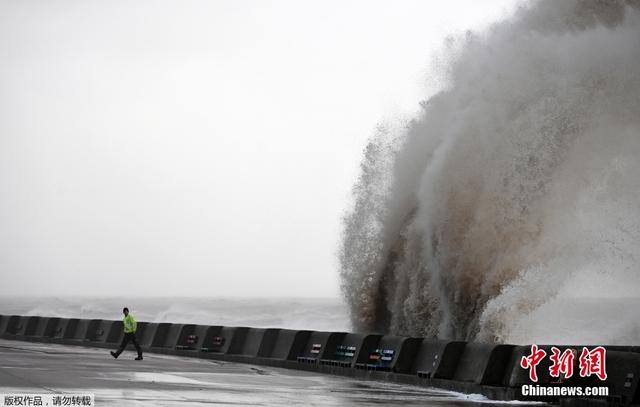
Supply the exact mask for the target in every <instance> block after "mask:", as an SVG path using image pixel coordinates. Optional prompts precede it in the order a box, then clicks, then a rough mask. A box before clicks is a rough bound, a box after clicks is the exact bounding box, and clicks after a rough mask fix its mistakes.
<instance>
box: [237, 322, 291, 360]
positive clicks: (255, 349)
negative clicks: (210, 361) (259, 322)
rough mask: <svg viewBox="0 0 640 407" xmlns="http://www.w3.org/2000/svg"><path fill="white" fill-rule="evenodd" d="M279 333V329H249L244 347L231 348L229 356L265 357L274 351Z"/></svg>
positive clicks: (245, 336)
mask: <svg viewBox="0 0 640 407" xmlns="http://www.w3.org/2000/svg"><path fill="white" fill-rule="evenodd" d="M279 331H280V330H279V329H265V328H249V329H247V331H246V333H245V334H244V341H243V343H242V346H241V347H240V346H238V347H231V348H229V350H228V351H227V354H229V355H241V356H249V357H265V356H266V355H269V354H271V352H272V351H273V347H274V346H275V343H276V339H277V337H278V332H279Z"/></svg>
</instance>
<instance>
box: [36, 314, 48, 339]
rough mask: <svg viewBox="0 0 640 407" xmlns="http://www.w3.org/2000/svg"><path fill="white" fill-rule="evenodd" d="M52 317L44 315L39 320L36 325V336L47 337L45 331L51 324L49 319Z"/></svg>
mask: <svg viewBox="0 0 640 407" xmlns="http://www.w3.org/2000/svg"><path fill="white" fill-rule="evenodd" d="M51 319H52V318H51V317H42V318H40V319H39V320H38V325H37V326H36V329H35V332H34V334H33V336H34V337H36V338H44V337H45V331H46V329H47V326H48V325H49V321H50V320H51Z"/></svg>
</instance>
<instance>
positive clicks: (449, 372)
mask: <svg viewBox="0 0 640 407" xmlns="http://www.w3.org/2000/svg"><path fill="white" fill-rule="evenodd" d="M465 345H466V342H459V341H454V342H451V341H444V340H437V339H423V340H422V342H421V343H420V348H419V349H418V355H417V356H416V359H415V361H414V364H413V366H412V367H411V370H410V373H412V374H413V373H415V374H417V375H418V377H421V378H425V379H431V378H434V379H452V378H453V375H454V374H455V371H456V368H457V366H458V361H459V360H460V357H461V356H462V353H463V351H464V347H465Z"/></svg>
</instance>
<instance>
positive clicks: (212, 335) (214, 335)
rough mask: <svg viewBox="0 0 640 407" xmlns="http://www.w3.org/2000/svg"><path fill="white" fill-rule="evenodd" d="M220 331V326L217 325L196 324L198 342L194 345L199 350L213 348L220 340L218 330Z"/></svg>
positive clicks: (205, 350)
mask: <svg viewBox="0 0 640 407" xmlns="http://www.w3.org/2000/svg"><path fill="white" fill-rule="evenodd" d="M221 331H222V327H221V326H219V325H214V326H206V325H197V326H196V330H195V334H196V335H197V336H198V344H197V345H196V349H198V350H199V351H201V352H210V351H212V350H213V349H214V347H215V346H216V344H219V342H220V340H219V339H220V338H221V336H220V332H221Z"/></svg>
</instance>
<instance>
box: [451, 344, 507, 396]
mask: <svg viewBox="0 0 640 407" xmlns="http://www.w3.org/2000/svg"><path fill="white" fill-rule="evenodd" d="M514 349H515V346H514V345H494V344H486V343H467V345H466V346H465V347H464V351H463V353H462V356H461V357H460V360H459V361H458V366H457V368H456V371H455V374H454V376H453V379H454V380H457V381H461V382H473V383H476V384H485V385H490V386H501V385H505V384H506V381H505V375H506V373H507V370H508V369H510V368H511V365H510V364H509V361H510V360H511V356H512V354H513V350H514Z"/></svg>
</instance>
